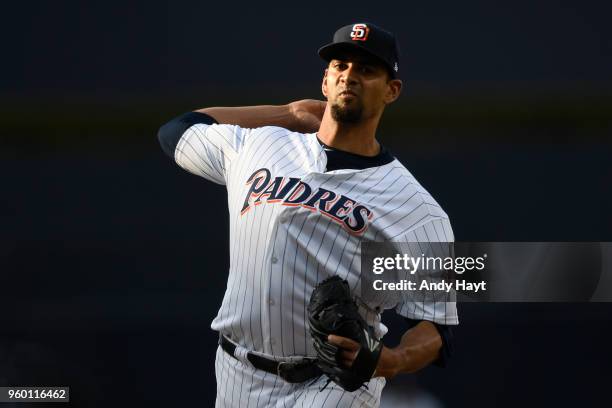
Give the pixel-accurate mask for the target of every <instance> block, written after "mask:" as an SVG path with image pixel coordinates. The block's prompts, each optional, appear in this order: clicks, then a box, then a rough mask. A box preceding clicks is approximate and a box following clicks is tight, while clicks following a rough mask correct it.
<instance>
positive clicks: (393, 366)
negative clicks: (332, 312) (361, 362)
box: [327, 334, 398, 379]
mask: <svg viewBox="0 0 612 408" xmlns="http://www.w3.org/2000/svg"><path fill="white" fill-rule="evenodd" d="M327 341H328V342H329V343H331V344H333V345H335V346H338V347H340V348H341V349H342V351H341V352H340V359H341V360H340V361H341V363H342V364H343V365H344V366H345V367H350V366H352V365H353V361H355V358H357V354H358V353H359V348H360V347H359V343H357V342H356V341H354V340H351V339H349V338H346V337H341V336H336V335H334V334H330V335H329V337H328V338H327ZM397 361H398V359H397V356H396V355H395V352H394V351H393V349H390V348H388V347H384V346H383V348H382V351H381V353H380V358H379V359H378V365H377V366H376V371H374V375H372V377H385V378H388V379H390V378H393V377H395V376H396V375H397V374H398V368H397Z"/></svg>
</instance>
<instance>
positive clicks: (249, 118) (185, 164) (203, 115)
mask: <svg viewBox="0 0 612 408" xmlns="http://www.w3.org/2000/svg"><path fill="white" fill-rule="evenodd" d="M324 110H325V102H322V101H316V100H311V99H305V100H301V101H296V102H292V103H290V104H288V105H279V106H273V105H262V106H244V107H217V108H205V109H200V110H198V111H194V112H187V113H185V114H183V115H180V116H178V117H176V118H174V119H172V120H171V121H169V122H168V123H166V124H165V125H163V126H162V127H161V128H160V129H159V132H158V134H157V136H158V139H159V142H160V144H161V147H162V150H163V151H164V152H165V153H166V154H167V155H168V156H170V157H171V158H172V159H174V160H175V161H176V163H177V164H178V165H179V166H181V167H182V168H183V169H185V170H187V171H189V172H190V173H193V174H196V175H198V176H201V177H204V178H206V179H208V180H210V181H213V182H215V183H218V184H227V180H228V177H229V170H230V168H231V164H232V162H233V161H234V159H235V158H236V157H237V156H238V155H239V153H240V151H241V149H242V147H243V146H244V144H245V143H246V140H247V139H248V138H249V137H250V135H251V134H252V133H254V132H255V129H257V128H260V127H264V126H277V127H284V128H286V129H289V130H291V131H301V132H314V131H316V130H317V129H318V127H319V125H320V123H321V117H322V115H323V111H324Z"/></svg>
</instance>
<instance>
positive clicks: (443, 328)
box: [404, 317, 455, 367]
mask: <svg viewBox="0 0 612 408" xmlns="http://www.w3.org/2000/svg"><path fill="white" fill-rule="evenodd" d="M404 319H405V320H406V322H408V328H409V329H411V328H413V327H414V326H416V325H417V324H419V323H420V322H422V320H414V319H409V318H407V317H405V318H404ZM431 323H432V324H433V325H434V326H436V329H437V330H438V333H440V337H441V338H442V349H440V356H439V357H438V359H437V360H436V361H434V362H433V364H434V365H436V366H438V367H446V366H447V364H448V360H450V358H451V357H452V356H453V354H454V351H455V339H454V335H453V329H452V327H451V326H448V325H445V324H438V323H434V322H431Z"/></svg>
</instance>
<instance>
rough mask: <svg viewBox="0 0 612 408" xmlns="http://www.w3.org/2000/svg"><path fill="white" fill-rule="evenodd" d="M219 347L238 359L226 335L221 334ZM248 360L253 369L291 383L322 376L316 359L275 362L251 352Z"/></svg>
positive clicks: (233, 346) (234, 346) (234, 347)
mask: <svg viewBox="0 0 612 408" xmlns="http://www.w3.org/2000/svg"><path fill="white" fill-rule="evenodd" d="M219 345H220V346H221V348H222V349H223V351H225V352H226V353H227V354H229V355H230V356H232V357H233V358H236V356H235V355H234V351H235V350H236V345H235V344H234V343H232V342H231V341H229V340H228V339H227V338H226V337H225V336H224V335H222V334H219ZM236 359H237V358H236ZM247 359H248V360H249V362H250V363H251V364H252V365H253V367H255V368H257V369H259V370H263V371H266V372H268V373H270V374H275V375H278V376H279V377H281V378H282V379H284V380H285V381H287V382H289V383H301V382H304V381H308V380H310V379H312V378H315V377H318V376H320V375H321V374H322V372H321V370H320V369H319V367H317V365H316V360H315V359H308V358H305V359H304V360H302V361H296V362H293V361H274V360H271V359H269V358H266V357H262V356H258V355H256V354H253V353H251V352H248V353H247Z"/></svg>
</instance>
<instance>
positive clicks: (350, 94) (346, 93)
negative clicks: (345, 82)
mask: <svg viewBox="0 0 612 408" xmlns="http://www.w3.org/2000/svg"><path fill="white" fill-rule="evenodd" d="M338 96H339V97H341V98H355V97H357V94H356V93H355V92H353V91H350V90H348V89H347V90H344V91H342V92H340V93H339V94H338Z"/></svg>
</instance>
